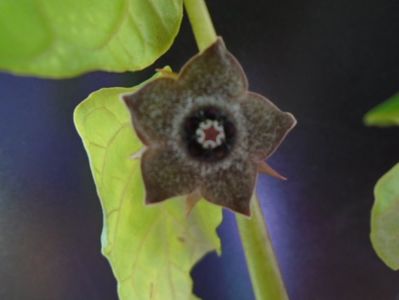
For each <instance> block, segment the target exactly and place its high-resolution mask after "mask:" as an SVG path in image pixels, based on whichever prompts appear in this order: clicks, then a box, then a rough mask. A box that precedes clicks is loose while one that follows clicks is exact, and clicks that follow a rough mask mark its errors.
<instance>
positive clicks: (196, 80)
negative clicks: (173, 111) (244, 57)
mask: <svg viewBox="0 0 399 300" xmlns="http://www.w3.org/2000/svg"><path fill="white" fill-rule="evenodd" d="M180 79H181V80H182V81H183V84H185V85H186V87H188V88H189V89H190V91H191V92H192V93H193V94H194V95H195V96H205V95H212V96H216V95H222V96H230V97H234V96H238V95H241V94H243V93H244V92H245V91H246V90H247V88H248V82H247V78H246V77H245V74H244V72H243V70H242V67H241V65H240V64H239V62H238V61H237V60H236V59H235V58H234V56H233V55H232V54H231V53H230V52H229V51H228V50H227V49H226V46H225V45H224V43H223V40H222V39H221V38H218V39H217V41H216V42H215V43H214V44H212V45H211V46H210V47H209V48H207V49H205V50H204V51H203V52H202V53H200V54H198V55H196V56H194V57H193V58H192V59H191V60H189V61H188V62H187V63H186V64H185V65H184V67H183V68H182V70H181V72H180Z"/></svg>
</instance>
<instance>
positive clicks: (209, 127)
mask: <svg viewBox="0 0 399 300" xmlns="http://www.w3.org/2000/svg"><path fill="white" fill-rule="evenodd" d="M195 133H196V135H197V142H198V144H200V145H201V146H202V148H204V149H214V148H216V147H218V146H220V145H221V144H222V143H223V142H224V140H225V137H226V136H225V134H224V127H223V125H221V124H219V122H218V121H214V120H211V119H206V120H205V121H202V122H201V123H200V124H199V126H198V129H197V130H196V131H195Z"/></svg>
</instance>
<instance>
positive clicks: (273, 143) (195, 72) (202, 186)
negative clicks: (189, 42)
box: [123, 38, 296, 215]
mask: <svg viewBox="0 0 399 300" xmlns="http://www.w3.org/2000/svg"><path fill="white" fill-rule="evenodd" d="M123 99H124V101H125V103H126V104H127V106H128V108H129V110H130V113H131V115H132V121H133V125H134V128H135V130H136V132H137V134H138V135H139V137H140V139H141V140H142V141H143V143H144V144H146V145H147V146H148V148H147V149H146V150H145V151H144V154H143V156H142V161H141V169H142V175H143V179H144V185H145V189H146V202H147V203H156V202H160V201H163V200H166V199H168V198H172V197H174V196H179V195H190V194H191V193H193V192H194V191H195V194H198V195H199V194H201V195H202V196H203V197H204V198H205V199H206V200H208V201H210V202H213V203H215V204H217V205H221V206H224V207H227V208H229V209H231V210H233V211H235V212H238V213H241V214H244V215H250V200H251V198H252V194H253V193H254V189H255V183H256V177H257V174H258V171H259V170H260V171H266V172H268V173H269V174H272V175H274V176H277V177H279V178H283V177H282V176H281V175H279V174H278V173H277V172H276V171H274V170H273V169H271V168H270V167H267V165H266V164H265V162H264V159H265V158H267V157H268V156H270V155H271V154H272V153H273V151H274V150H275V149H276V148H277V147H278V145H279V144H280V143H281V141H282V140H283V139H284V137H285V136H286V134H287V133H288V132H289V131H290V130H291V128H292V127H294V125H295V123H296V121H295V118H294V117H293V116H292V115H291V114H290V113H286V112H282V111H281V110H279V109H278V108H277V107H276V106H275V105H274V104H273V103H271V102H270V101H269V100H267V99H266V98H264V97H263V96H261V95H258V94H255V93H252V92H248V83H247V79H246V77H245V74H244V72H243V70H242V68H241V66H240V64H239V63H238V62H237V60H236V59H235V58H234V57H233V56H232V55H231V54H230V52H229V51H227V49H226V47H225V45H224V43H223V41H222V39H220V38H219V39H218V40H217V41H216V42H215V43H214V44H213V45H211V46H210V47H209V48H208V49H206V50H204V51H203V52H202V53H200V54H198V55H196V56H194V57H193V58H192V59H191V60H190V61H189V62H188V63H186V65H185V66H184V67H183V68H182V70H181V72H180V73H179V74H178V75H175V74H168V73H167V72H166V73H164V74H163V76H162V77H161V78H158V79H156V80H154V81H152V82H150V83H148V84H146V85H145V86H144V87H143V88H141V89H140V90H139V91H137V92H136V93H133V94H130V95H125V96H123ZM262 163H263V165H262ZM262 167H263V168H262ZM192 195H194V194H191V196H189V197H188V199H189V200H190V199H191V200H192V198H193V197H192ZM190 203H191V202H190Z"/></svg>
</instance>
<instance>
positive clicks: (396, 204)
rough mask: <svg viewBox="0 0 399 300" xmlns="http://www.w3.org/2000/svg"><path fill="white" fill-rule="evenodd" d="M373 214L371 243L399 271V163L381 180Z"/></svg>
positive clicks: (377, 186) (379, 254) (377, 188)
mask: <svg viewBox="0 0 399 300" xmlns="http://www.w3.org/2000/svg"><path fill="white" fill-rule="evenodd" d="M374 195H375V203H374V206H373V209H372V212H371V235H370V237H371V242H372V244H373V247H374V250H375V251H376V252H377V254H378V256H379V257H380V258H381V259H382V260H383V261H384V262H385V263H386V264H387V265H388V266H389V267H390V268H391V269H393V270H399V163H398V164H396V165H395V166H394V167H393V168H392V169H391V170H390V171H388V173H386V174H385V175H384V176H382V177H381V178H380V180H379V181H378V182H377V184H376V186H375V189H374Z"/></svg>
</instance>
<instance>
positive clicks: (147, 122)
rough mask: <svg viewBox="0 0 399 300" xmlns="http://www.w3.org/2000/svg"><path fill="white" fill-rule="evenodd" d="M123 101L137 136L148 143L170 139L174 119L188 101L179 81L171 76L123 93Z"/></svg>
mask: <svg viewBox="0 0 399 300" xmlns="http://www.w3.org/2000/svg"><path fill="white" fill-rule="evenodd" d="M123 100H124V101H125V103H126V105H127V107H128V108H129V110H130V113H131V115H132V121H133V124H134V128H135V129H136V132H137V134H138V136H139V137H140V139H141V140H142V141H143V143H145V144H147V145H148V144H149V143H150V142H160V141H165V140H168V139H169V137H170V135H171V130H172V120H173V118H174V116H175V114H176V111H177V109H179V108H180V107H181V106H182V105H184V101H185V99H184V98H183V97H181V92H180V89H179V87H178V83H177V81H176V80H175V79H174V78H169V77H161V78H158V79H155V80H153V81H151V82H150V83H148V84H147V85H145V86H144V87H143V88H142V89H140V90H139V91H137V92H135V93H133V94H129V95H124V96H123Z"/></svg>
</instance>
